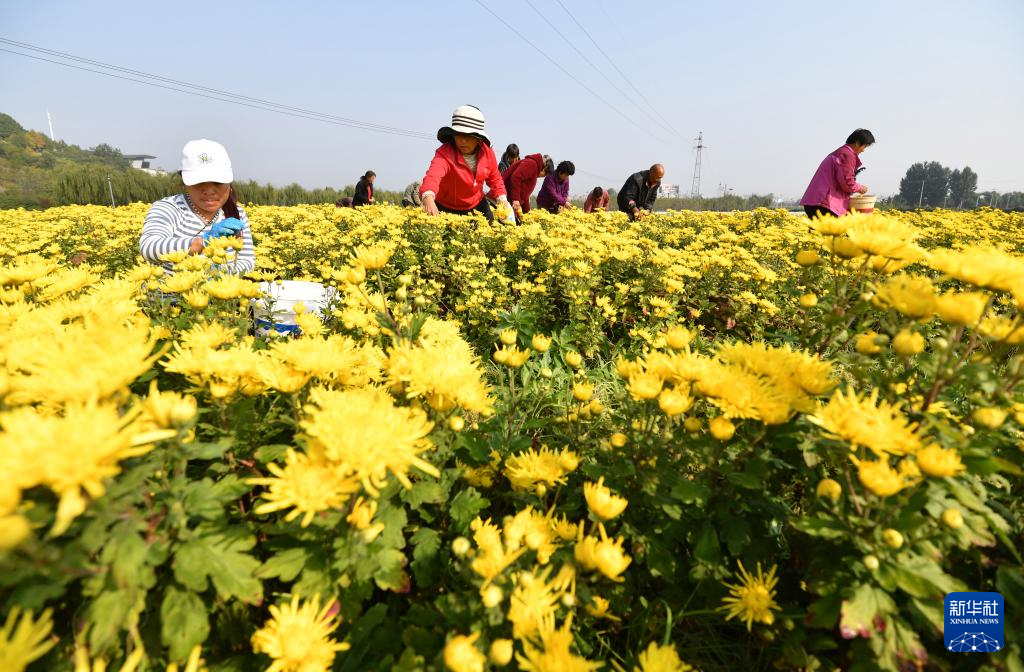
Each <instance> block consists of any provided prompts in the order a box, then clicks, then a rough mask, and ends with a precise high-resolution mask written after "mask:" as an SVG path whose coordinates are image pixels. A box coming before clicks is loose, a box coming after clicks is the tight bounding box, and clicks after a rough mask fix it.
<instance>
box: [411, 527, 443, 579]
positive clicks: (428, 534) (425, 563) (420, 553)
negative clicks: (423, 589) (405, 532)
mask: <svg viewBox="0 0 1024 672" xmlns="http://www.w3.org/2000/svg"><path fill="white" fill-rule="evenodd" d="M409 541H410V542H412V545H413V549H412V558H413V559H412V565H411V567H412V571H413V574H414V575H415V576H416V583H418V584H420V585H424V586H426V585H429V584H431V583H433V578H434V574H435V568H434V567H435V566H434V559H435V558H436V557H437V552H438V551H439V550H441V535H440V534H439V533H438V532H437V530H434V529H432V528H429V527H421V528H420V529H418V530H416V532H414V533H413V535H412V537H411V538H410V539H409Z"/></svg>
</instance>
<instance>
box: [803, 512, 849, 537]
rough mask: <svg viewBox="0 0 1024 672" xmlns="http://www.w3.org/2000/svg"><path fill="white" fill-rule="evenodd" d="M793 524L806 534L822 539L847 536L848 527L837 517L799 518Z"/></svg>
mask: <svg viewBox="0 0 1024 672" xmlns="http://www.w3.org/2000/svg"><path fill="white" fill-rule="evenodd" d="M792 524H793V527H795V528H796V529H798V530H800V531H801V532H803V533H804V534H809V535H811V536H814V537H821V538H822V539H841V538H842V537H844V536H846V529H845V528H844V527H843V525H842V523H840V522H839V521H838V520H836V519H835V518H810V517H807V518H797V519H796V520H794V521H792Z"/></svg>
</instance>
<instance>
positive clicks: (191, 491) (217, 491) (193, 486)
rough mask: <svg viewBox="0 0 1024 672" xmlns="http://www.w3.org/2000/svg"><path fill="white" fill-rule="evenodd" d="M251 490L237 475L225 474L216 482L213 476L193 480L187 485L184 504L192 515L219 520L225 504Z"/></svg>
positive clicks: (183, 499) (183, 497)
mask: <svg viewBox="0 0 1024 672" xmlns="http://www.w3.org/2000/svg"><path fill="white" fill-rule="evenodd" d="M248 491H249V486H248V485H246V484H245V483H244V482H243V481H242V480H241V479H240V478H238V477H237V476H234V475H231V476H225V477H224V478H222V479H220V480H219V481H217V482H216V483H214V482H213V479H212V478H204V479H202V480H199V481H191V482H189V484H188V485H186V486H185V492H184V494H183V495H182V505H183V506H184V507H185V512H186V513H188V514H189V515H190V516H198V517H200V518H205V519H207V520H217V519H218V518H220V517H222V516H223V515H224V505H225V504H227V503H228V502H234V501H235V500H237V499H238V498H239V497H241V496H242V495H243V494H245V493H246V492H248Z"/></svg>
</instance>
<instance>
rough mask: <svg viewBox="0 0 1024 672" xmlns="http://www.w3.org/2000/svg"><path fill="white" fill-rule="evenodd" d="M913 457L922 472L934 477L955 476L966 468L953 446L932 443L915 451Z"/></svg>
mask: <svg viewBox="0 0 1024 672" xmlns="http://www.w3.org/2000/svg"><path fill="white" fill-rule="evenodd" d="M914 459H915V460H916V461H917V466H918V467H920V468H921V471H922V472H924V473H925V474H927V475H928V476H932V477H934V478H946V477H948V476H957V475H958V474H960V473H962V472H963V471H964V469H965V468H966V467H964V464H963V462H961V461H960V453H958V452H957V451H956V449H955V448H947V449H944V448H941V447H940V446H939V445H938V444H934V443H933V444H931V445H928V446H925V447H924V448H922V449H921V450H919V451H917V454H916V455H915V456H914Z"/></svg>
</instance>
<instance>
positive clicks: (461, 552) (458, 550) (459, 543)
mask: <svg viewBox="0 0 1024 672" xmlns="http://www.w3.org/2000/svg"><path fill="white" fill-rule="evenodd" d="M470 547H471V546H470V543H469V539H466V538H465V537H456V538H455V539H454V540H453V541H452V553H454V554H455V557H457V558H462V557H465V555H466V553H469V549H470Z"/></svg>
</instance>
